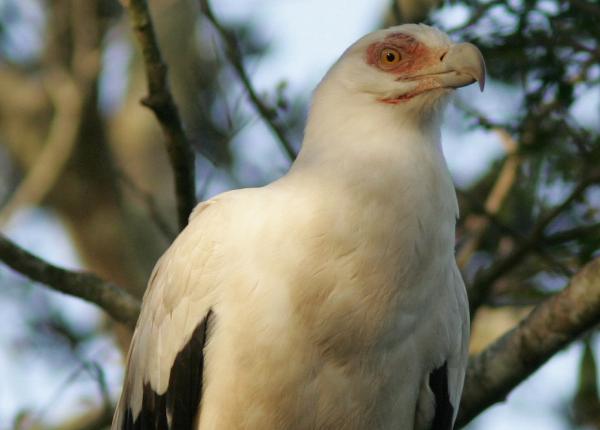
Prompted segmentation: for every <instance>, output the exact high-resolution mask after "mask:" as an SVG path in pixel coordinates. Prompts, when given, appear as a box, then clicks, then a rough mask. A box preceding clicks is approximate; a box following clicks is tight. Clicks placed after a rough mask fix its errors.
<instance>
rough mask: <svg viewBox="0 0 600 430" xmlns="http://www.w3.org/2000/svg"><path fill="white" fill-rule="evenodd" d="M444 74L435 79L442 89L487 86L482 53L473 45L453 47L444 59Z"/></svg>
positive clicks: (481, 87) (481, 88) (460, 44)
mask: <svg viewBox="0 0 600 430" xmlns="http://www.w3.org/2000/svg"><path fill="white" fill-rule="evenodd" d="M442 67H443V71H442V73H439V74H436V75H435V79H436V80H439V81H440V84H442V87H445V88H460V87H464V86H467V85H470V84H472V83H474V82H475V81H477V82H479V89H480V90H481V91H483V88H484V86H485V62H484V61H483V55H481V51H480V50H479V49H478V48H477V47H476V46H475V45H473V44H471V43H459V44H456V45H453V46H452V47H451V48H450V49H449V50H448V51H447V52H446V53H445V54H444V56H443V58H442Z"/></svg>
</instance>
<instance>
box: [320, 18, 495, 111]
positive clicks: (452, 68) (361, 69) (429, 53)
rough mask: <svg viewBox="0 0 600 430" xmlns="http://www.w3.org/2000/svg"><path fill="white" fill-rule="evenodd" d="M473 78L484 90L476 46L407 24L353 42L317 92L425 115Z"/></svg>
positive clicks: (483, 78) (480, 62) (359, 102)
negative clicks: (453, 41)
mask: <svg viewBox="0 0 600 430" xmlns="http://www.w3.org/2000/svg"><path fill="white" fill-rule="evenodd" d="M474 82H478V83H479V87H480V88H481V90H483V87H484V83H485V63H484V61H483V57H482V55H481V52H480V51H479V49H477V47H475V46H474V45H472V44H470V43H458V44H454V43H452V42H451V41H450V39H449V38H448V36H447V35H446V34H444V33H442V32H441V31H439V30H437V29H435V28H433V27H429V26H427V25H423V24H405V25H400V26H396V27H391V28H388V29H385V30H380V31H376V32H373V33H370V34H368V35H366V36H364V37H363V38H361V39H360V40H358V41H357V42H356V43H354V44H353V45H352V46H350V47H349V48H348V49H347V50H346V52H345V53H344V54H343V55H342V56H341V58H340V59H339V60H338V61H337V62H336V64H335V65H334V66H333V67H332V68H331V70H330V71H329V72H328V74H327V76H326V77H325V79H324V80H323V82H322V83H321V85H320V88H319V90H318V92H324V93H327V94H329V95H333V96H334V97H335V98H338V99H341V100H342V101H343V100H346V103H348V102H350V100H349V99H353V100H357V101H358V104H360V105H362V107H363V108H364V107H367V106H368V105H370V104H371V105H377V106H380V105H383V106H387V107H389V108H394V109H396V110H397V111H398V112H403V113H407V112H418V113H419V114H420V115H422V114H423V113H426V112H427V111H429V110H434V108H435V107H436V106H439V105H440V102H441V101H443V100H445V99H447V97H446V96H447V95H449V94H450V93H451V92H452V90H454V89H456V88H460V87H463V86H466V85H469V84H472V83H474ZM317 96H318V93H317Z"/></svg>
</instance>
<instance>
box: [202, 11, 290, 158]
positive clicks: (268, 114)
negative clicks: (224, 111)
mask: <svg viewBox="0 0 600 430" xmlns="http://www.w3.org/2000/svg"><path fill="white" fill-rule="evenodd" d="M200 10H201V11H202V13H203V14H204V15H205V16H206V18H207V19H208V20H209V21H210V23H211V24H212V25H213V27H214V28H215V29H216V30H217V32H218V33H219V35H220V36H221V38H222V39H223V41H224V42H225V49H226V52H227V58H228V59H229V61H230V62H231V65H232V66H233V69H234V70H235V72H236V74H237V75H238V78H239V79H240V81H241V82H242V85H243V86H244V88H245V89H246V92H247V93H248V97H250V101H251V102H252V104H253V105H254V107H255V109H256V110H257V112H258V114H259V115H260V117H261V118H262V119H263V121H264V122H265V124H267V126H268V127H269V128H270V129H271V131H272V132H273V134H274V135H275V137H277V140H278V141H279V143H280V144H281V146H282V147H283V149H284V151H285V152H286V154H287V155H288V157H289V158H290V160H293V159H295V158H296V151H295V150H294V148H293V146H292V144H291V142H290V141H289V139H288V137H287V136H286V132H285V130H284V129H283V127H282V126H281V125H279V124H277V122H276V115H277V111H276V109H274V108H272V107H270V106H267V104H266V103H265V102H264V101H263V100H262V99H261V98H260V97H259V96H258V94H257V93H256V90H255V89H254V87H253V85H252V82H251V81H250V77H249V76H248V72H247V71H246V68H245V67H244V62H243V54H242V52H241V50H240V46H239V43H238V41H237V39H236V37H235V35H234V34H233V33H232V32H230V31H229V30H227V29H226V28H225V27H224V26H223V25H222V24H221V23H220V22H219V20H218V19H217V18H216V16H215V14H214V13H213V11H212V9H211V7H210V4H209V3H208V0H200Z"/></svg>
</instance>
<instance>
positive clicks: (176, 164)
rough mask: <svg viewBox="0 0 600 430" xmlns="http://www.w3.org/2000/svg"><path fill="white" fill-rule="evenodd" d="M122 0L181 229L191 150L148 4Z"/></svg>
mask: <svg viewBox="0 0 600 430" xmlns="http://www.w3.org/2000/svg"><path fill="white" fill-rule="evenodd" d="M123 4H124V6H125V7H126V8H127V10H128V11H129V16H130V18H131V22H132V26H133V30H134V32H135V35H136V37H137V39H138V42H139V44H140V46H141V48H142V55H143V57H144V67H145V70H146V78H147V80H148V96H146V97H145V98H144V99H142V104H144V105H145V106H147V107H148V108H150V109H151V110H152V111H153V112H154V115H155V116H156V118H157V119H158V122H159V124H160V126H161V128H162V130H163V133H164V135H165V138H166V140H165V142H166V147H167V153H168V154H169V160H170V162H171V167H172V169H173V175H174V179H175V195H176V198H177V217H178V221H179V228H180V229H183V228H184V227H185V226H186V225H187V222H188V218H189V216H190V213H191V212H192V210H193V209H194V206H195V205H196V183H195V173H194V169H195V165H194V152H193V151H192V148H191V146H190V143H189V140H188V138H187V136H186V134H185V131H184V129H183V124H182V121H181V117H180V115H179V111H178V110H177V106H176V105H175V101H174V99H173V95H172V94H171V90H170V89H169V84H168V81H167V66H166V64H165V63H164V61H163V59H162V55H161V53H160V49H159V47H158V41H157V39H156V34H155V32H154V27H153V24H152V18H151V16H150V12H149V10H148V5H147V3H146V1H145V0H123Z"/></svg>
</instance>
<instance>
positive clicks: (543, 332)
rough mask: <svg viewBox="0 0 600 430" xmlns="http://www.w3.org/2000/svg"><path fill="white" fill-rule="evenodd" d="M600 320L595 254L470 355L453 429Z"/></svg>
mask: <svg viewBox="0 0 600 430" xmlns="http://www.w3.org/2000/svg"><path fill="white" fill-rule="evenodd" d="M598 323H600V258H596V259H595V260H593V261H592V262H590V263H588V264H587V265H586V266H584V268H583V269H582V270H581V271H580V272H579V273H578V274H577V275H575V276H574V277H573V278H572V279H571V281H570V285H569V286H568V287H567V288H565V289H564V290H562V291H561V292H560V293H558V294H557V295H555V296H553V297H552V298H550V299H548V300H546V301H544V302H543V303H541V304H540V305H539V306H538V307H536V308H535V309H534V310H533V311H532V312H531V314H530V315H529V316H528V317H527V318H525V320H523V321H522V322H521V323H520V324H519V325H518V326H517V327H515V328H514V329H512V330H511V331H510V332H508V333H507V334H505V335H504V336H502V337H501V338H500V339H499V340H498V341H496V342H495V343H494V344H492V345H491V346H489V347H488V348H487V349H486V350H484V351H483V352H482V353H481V354H479V355H477V356H476V357H474V358H472V359H471V361H470V363H469V367H468V370H467V377H466V381H465V388H464V391H463V397H462V403H461V408H460V411H459V416H458V420H457V428H460V426H464V425H465V424H467V423H468V422H469V421H471V420H472V419H473V418H474V417H475V416H477V415H478V414H479V413H481V412H482V411H483V410H485V409H486V408H488V407H489V406H490V405H492V404H494V403H496V402H499V401H502V400H503V399H504V398H505V397H506V395H507V394H508V393H509V392H510V391H511V390H512V389H513V388H514V387H516V386H517V385H518V384H519V383H521V382H522V381H523V380H524V379H525V378H527V377H528V376H529V375H531V374H532V373H533V372H534V371H535V370H536V369H538V368H539V367H540V366H541V365H542V364H544V363H545V362H546V361H547V360H548V359H549V358H550V357H552V355H554V354H555V353H556V352H558V351H559V350H561V349H562V348H563V347H565V346H566V345H567V344H568V343H570V342H572V341H573V340H574V339H576V338H577V337H579V336H581V335H582V334H583V333H585V332H586V331H587V330H589V329H591V328H592V327H594V326H595V325H596V324H598Z"/></svg>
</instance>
